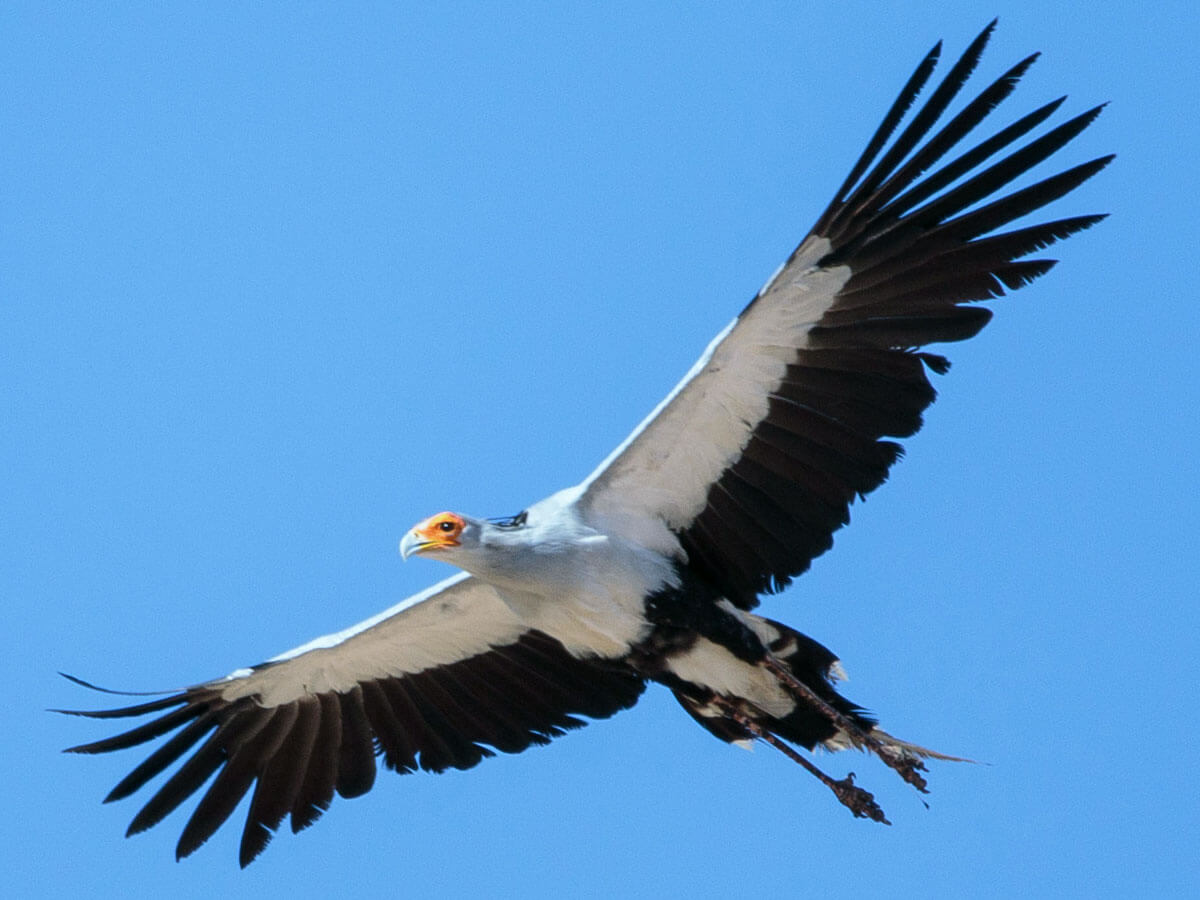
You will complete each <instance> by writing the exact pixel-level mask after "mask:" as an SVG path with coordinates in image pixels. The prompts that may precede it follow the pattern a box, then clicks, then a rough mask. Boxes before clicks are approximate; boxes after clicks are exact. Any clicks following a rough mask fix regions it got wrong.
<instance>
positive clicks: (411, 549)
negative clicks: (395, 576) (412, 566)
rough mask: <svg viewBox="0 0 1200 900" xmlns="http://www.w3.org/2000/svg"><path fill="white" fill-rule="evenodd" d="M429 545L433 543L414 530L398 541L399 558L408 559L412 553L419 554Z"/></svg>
mask: <svg viewBox="0 0 1200 900" xmlns="http://www.w3.org/2000/svg"><path fill="white" fill-rule="evenodd" d="M431 543H433V542H432V541H428V540H426V539H425V538H423V537H421V535H419V534H417V532H416V530H415V529H414V530H413V531H410V532H409V533H408V534H406V535H405V536H404V537H403V538H401V539H400V558H401V559H408V558H409V557H410V556H412V555H413V554H414V553H420V552H421V550H422V549H424V548H425V547H428V546H429V545H430V544H431Z"/></svg>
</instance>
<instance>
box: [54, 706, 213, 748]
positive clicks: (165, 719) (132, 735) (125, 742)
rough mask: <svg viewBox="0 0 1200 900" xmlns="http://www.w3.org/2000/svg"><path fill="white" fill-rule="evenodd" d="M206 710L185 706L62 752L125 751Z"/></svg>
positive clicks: (178, 725) (205, 708)
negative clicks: (120, 731) (108, 736)
mask: <svg viewBox="0 0 1200 900" xmlns="http://www.w3.org/2000/svg"><path fill="white" fill-rule="evenodd" d="M207 709H208V704H206V703H189V704H188V705H187V706H182V707H180V708H179V709H176V710H174V711H172V712H170V713H168V714H167V715H165V716H160V717H159V718H157V719H153V720H151V721H149V722H147V723H145V724H144V725H139V726H138V727H137V728H131V729H130V730H129V731H125V732H122V733H121V734H117V735H113V736H112V737H110V738H104V739H103V740H99V741H93V742H92V743H90V744H79V745H78V746H76V747H68V748H67V749H66V750H64V751H63V752H64V753H108V752H109V751H111V750H127V749H128V748H130V747H136V746H137V745H138V744H144V743H146V742H147V741H152V740H154V739H155V738H156V737H161V736H162V735H164V734H166V733H167V732H168V731H173V730H174V729H176V728H178V727H180V726H181V725H183V723H185V722H189V721H191V720H192V719H194V718H196V717H197V716H199V715H201V714H202V713H204V712H206V711H207Z"/></svg>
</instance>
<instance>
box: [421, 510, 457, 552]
mask: <svg viewBox="0 0 1200 900" xmlns="http://www.w3.org/2000/svg"><path fill="white" fill-rule="evenodd" d="M466 526H467V523H466V522H464V521H463V520H462V517H461V516H457V515H455V514H454V513H452V512H442V513H438V514H437V515H436V516H430V517H429V518H428V519H426V520H425V521H424V522H421V523H420V524H418V525H417V526H416V527H415V528H414V529H413V534H415V535H416V536H417V537H419V538H420V539H421V544H420V546H418V548H417V552H418V553H425V552H428V551H430V550H442V549H444V548H446V547H457V546H459V537H460V536H461V535H462V532H463V529H464V528H465V527H466Z"/></svg>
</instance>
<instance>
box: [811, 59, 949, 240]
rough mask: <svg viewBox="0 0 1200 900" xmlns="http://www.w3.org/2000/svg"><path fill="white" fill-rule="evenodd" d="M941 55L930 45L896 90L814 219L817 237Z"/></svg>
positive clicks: (906, 110) (876, 152) (907, 107)
mask: <svg viewBox="0 0 1200 900" xmlns="http://www.w3.org/2000/svg"><path fill="white" fill-rule="evenodd" d="M941 54H942V42H941V41H938V42H937V43H936V44H934V45H933V48H932V49H931V50H930V51H929V52H928V53H926V54H925V57H924V59H922V60H921V62H920V63H919V64H918V65H917V68H916V69H915V70H914V71H913V73H912V75H910V76H909V79H908V81H907V82H905V85H904V87H903V88H901V89H900V93H899V95H898V96H897V97H896V99H895V100H894V101H893V102H892V106H891V108H890V109H889V110H888V111H887V115H885V116H884V117H883V121H882V122H880V123H879V127H878V128H876V129H875V133H874V134H873V135H871V140H869V141H868V142H867V146H866V148H865V149H864V150H863V152H862V155H861V156H859V158H858V160H857V161H856V162H855V163H854V166H853V167H852V168H851V169H850V174H849V175H847V176H846V180H845V181H843V182H842V185H841V187H839V188H838V189H837V191H836V192H835V193H834V195H833V196H834V198H835V201H834V203H832V204H830V206H829V208H828V209H826V211H825V213H824V214H823V215H822V216H821V218H820V219H818V220H817V224H816V225H815V226H814V227H813V231H814V232H816V233H817V234H824V232H825V227H826V226H827V224H828V222H829V219H830V218H831V217H832V216H833V214H834V213H835V212H836V210H837V208H838V207H839V206H840V204H841V202H842V201H843V200H844V198H845V197H846V195H847V194H848V193H849V191H850V189H851V188H852V187H853V186H854V185H855V183H856V182H857V181H858V179H859V178H861V177H862V174H863V172H865V171H866V170H867V168H868V167H869V166H870V165H871V163H872V162H873V161H874V159H875V157H876V156H877V155H878V154H879V151H880V150H881V149H882V148H883V146H884V144H886V143H887V140H888V138H890V137H891V136H892V132H893V131H895V130H896V126H897V125H899V124H900V121H901V120H902V119H903V118H904V115H905V113H907V112H908V110H909V108H910V107H911V106H912V104H913V102H914V101H915V100H916V99H917V95H918V94H920V93H921V89H922V88H923V87H925V82H927V81H928V80H929V76H930V75H932V74H933V70H934V69H935V68H936V67H937V61H938V58H939V57H940V56H941Z"/></svg>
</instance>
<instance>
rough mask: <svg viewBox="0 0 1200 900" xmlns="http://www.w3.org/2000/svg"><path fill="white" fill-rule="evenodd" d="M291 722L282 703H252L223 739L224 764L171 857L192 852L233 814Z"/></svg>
mask: <svg viewBox="0 0 1200 900" xmlns="http://www.w3.org/2000/svg"><path fill="white" fill-rule="evenodd" d="M290 724H291V718H290V715H289V713H288V712H287V711H286V709H285V708H283V707H278V706H277V707H274V708H272V709H263V708H262V707H256V708H255V709H254V710H253V711H252V714H251V718H250V719H249V723H248V724H244V725H243V729H244V730H239V731H238V732H237V733H236V734H231V735H230V739H229V740H228V741H227V742H226V744H225V747H224V750H225V765H224V766H223V767H222V768H221V770H220V772H218V773H217V777H216V778H215V779H213V782H212V784H210V785H209V787H208V790H207V791H205V793H204V796H203V797H201V798H200V802H199V803H197V804H196V808H195V809H194V810H192V814H191V816H190V817H189V818H188V821H187V824H186V825H184V827H183V832H182V833H181V834H180V835H179V842H178V843H177V844H176V845H175V859H176V860H180V859H184V858H185V857H187V856H190V855H191V854H193V853H195V852H196V851H197V850H198V849H200V847H201V846H203V844H204V843H205V841H207V840H208V839H209V838H210V837H212V836H213V834H215V833H216V830H217V829H218V828H220V827H221V826H222V825H223V824H225V821H226V820H227V819H228V818H229V817H230V815H232V814H233V811H234V810H235V809H236V808H237V805H238V803H240V802H241V800H242V798H243V797H244V796H246V792H247V791H248V790H250V787H251V786H252V785H253V784H254V779H255V778H256V777H257V775H258V773H259V771H261V767H262V765H263V762H264V760H265V759H270V758H271V757H272V756H273V755H274V754H275V751H276V750H278V749H279V745H280V744H281V743H282V742H283V739H284V738H285V737H286V735H287V727H288V726H289V725H290Z"/></svg>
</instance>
